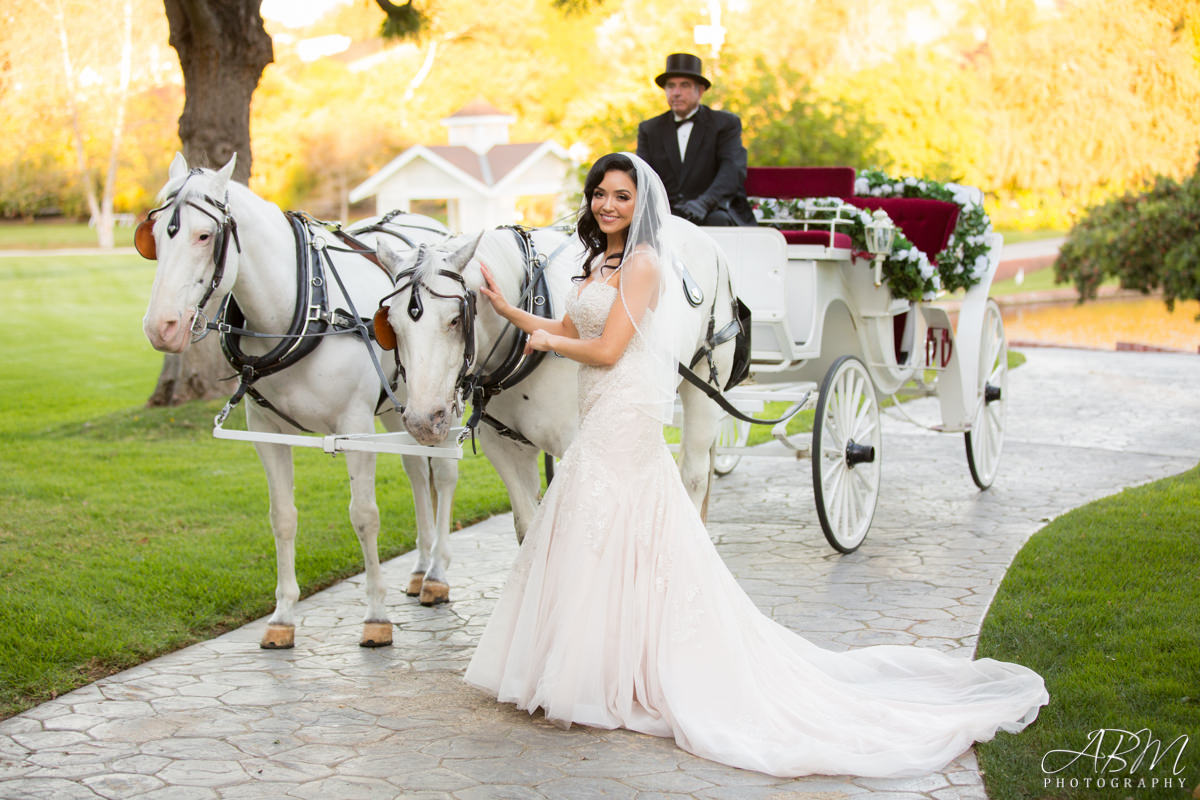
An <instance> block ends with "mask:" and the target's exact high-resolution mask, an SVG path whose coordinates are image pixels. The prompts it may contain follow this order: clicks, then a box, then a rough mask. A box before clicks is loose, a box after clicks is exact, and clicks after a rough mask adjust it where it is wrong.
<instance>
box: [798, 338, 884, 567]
mask: <svg viewBox="0 0 1200 800" xmlns="http://www.w3.org/2000/svg"><path fill="white" fill-rule="evenodd" d="M882 457H883V449H882V440H881V438H880V428H879V402H878V401H877V400H876V398H875V387H874V386H873V385H872V383H871V376H870V374H869V373H868V372H867V368H866V367H865V366H864V365H863V363H862V361H859V360H858V359H857V358H855V357H854V356H842V357H841V358H839V359H838V360H837V361H835V362H833V366H831V367H830V368H829V371H828V372H826V373H825V379H824V380H823V381H822V382H821V396H820V398H818V399H817V415H816V418H815V419H814V420H813V432H812V470H813V494H814V495H815V496H816V502H817V517H818V518H819V519H820V520H821V530H822V531H824V533H825V538H826V539H828V540H829V543H830V544H831V545H833V547H834V549H836V550H839V551H841V552H843V553H851V552H853V551H854V550H856V549H857V548H858V546H859V545H860V544H862V541H863V539H865V538H866V536H867V531H868V530H870V528H871V520H872V519H873V518H874V517H875V502H876V501H877V500H878V499H879V477H880V475H879V473H880V465H881V463H882V460H883V458H882Z"/></svg>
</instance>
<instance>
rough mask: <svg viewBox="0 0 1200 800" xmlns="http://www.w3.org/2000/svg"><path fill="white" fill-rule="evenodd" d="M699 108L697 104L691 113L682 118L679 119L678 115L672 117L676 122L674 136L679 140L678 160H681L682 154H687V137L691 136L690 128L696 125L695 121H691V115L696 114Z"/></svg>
mask: <svg viewBox="0 0 1200 800" xmlns="http://www.w3.org/2000/svg"><path fill="white" fill-rule="evenodd" d="M699 110H700V107H699V106H697V107H696V108H693V109H692V113H690V114H688V115H687V116H686V117H684V118H683V119H682V120H680V119H679V117H673V118H674V120H675V122H676V126H675V138H676V139H678V140H679V160H680V161H683V159H684V156H686V155H687V146H688V139H690V138H691V136H692V128H694V127H696V123H694V122H692V117H694V116H696V112H697V111H699Z"/></svg>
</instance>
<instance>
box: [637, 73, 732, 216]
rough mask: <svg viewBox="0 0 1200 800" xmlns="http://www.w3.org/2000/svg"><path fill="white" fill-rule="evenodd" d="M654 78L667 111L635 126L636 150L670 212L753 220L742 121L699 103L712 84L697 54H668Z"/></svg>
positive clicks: (683, 214)
mask: <svg viewBox="0 0 1200 800" xmlns="http://www.w3.org/2000/svg"><path fill="white" fill-rule="evenodd" d="M654 82H655V83H657V84H658V85H659V86H660V87H661V88H662V89H663V91H664V92H665V93H666V96H667V105H668V106H670V110H669V111H667V112H666V113H664V114H660V115H659V116H657V117H654V118H653V119H648V120H646V121H644V122H642V123H641V124H640V125H638V137H637V154H638V155H639V156H641V157H642V158H643V159H644V160H645V161H646V162H647V163H648V164H650V166H651V167H652V168H653V169H654V171H655V172H657V173H658V176H659V177H660V178H662V182H663V184H664V185H665V186H666V187H667V195H668V197H669V198H670V202H671V213H673V214H675V215H677V216H680V217H683V218H685V219H688V220H691V221H692V222H694V223H696V224H697V225H754V224H755V221H754V213H753V212H752V211H751V210H750V204H749V202H747V200H746V188H745V183H746V148H745V147H743V146H742V121H741V120H740V119H738V117H737V115H735V114H730V113H728V112H726V111H714V110H713V109H711V108H709V107H708V106H704V105H700V98H701V97H702V96H703V95H704V91H705V90H706V89H708V88H709V87H710V86H712V83H711V82H710V81H709V80H708V78H705V77H704V75H703V74H702V73H701V71H700V59H699V58H698V57H697V56H694V55H692V54H690V53H672V54H671V55H669V56H667V68H666V70H665V71H664V72H663V74H661V75H659V76H658V77H657V78H655V79H654Z"/></svg>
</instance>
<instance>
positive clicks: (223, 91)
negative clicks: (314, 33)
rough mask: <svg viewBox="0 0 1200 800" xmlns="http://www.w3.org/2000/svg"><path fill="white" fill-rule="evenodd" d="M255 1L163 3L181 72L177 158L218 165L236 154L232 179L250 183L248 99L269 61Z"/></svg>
mask: <svg viewBox="0 0 1200 800" xmlns="http://www.w3.org/2000/svg"><path fill="white" fill-rule="evenodd" d="M260 3H261V0H164V5H165V6H166V10H167V23H168V25H170V28H171V38H170V41H171V46H172V47H174V48H175V50H176V52H178V53H179V65H180V67H182V68H183V88H184V94H185V99H184V104H183V114H182V116H180V117H179V139H180V140H181V141H182V142H183V156H184V158H186V159H187V162H188V164H189V165H191V166H193V167H213V168H216V167H221V166H223V165H224V164H225V162H227V161H228V160H229V159H230V157H231V156H232V155H233V154H234V153H237V156H238V163H237V168H236V169H235V170H234V172H233V178H234V180H238V181H241V182H242V183H247V182H248V181H249V179H250V163H251V156H250V97H251V95H253V94H254V90H255V89H256V88H257V87H258V79H259V77H261V76H262V71H263V69H264V68H266V66H267V64H270V63H271V61H272V58H273V54H272V50H271V37H270V36H268V35H267V31H266V29H265V28H264V27H263V21H262V15H261V14H259V5H260Z"/></svg>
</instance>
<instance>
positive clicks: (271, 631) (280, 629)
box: [258, 625, 296, 650]
mask: <svg viewBox="0 0 1200 800" xmlns="http://www.w3.org/2000/svg"><path fill="white" fill-rule="evenodd" d="M258 646H259V647H261V648H262V649H263V650H288V649H290V648H292V647H295V646H296V626H295V625H267V630H266V631H265V632H264V633H263V636H262V639H261V640H259V642H258Z"/></svg>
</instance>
